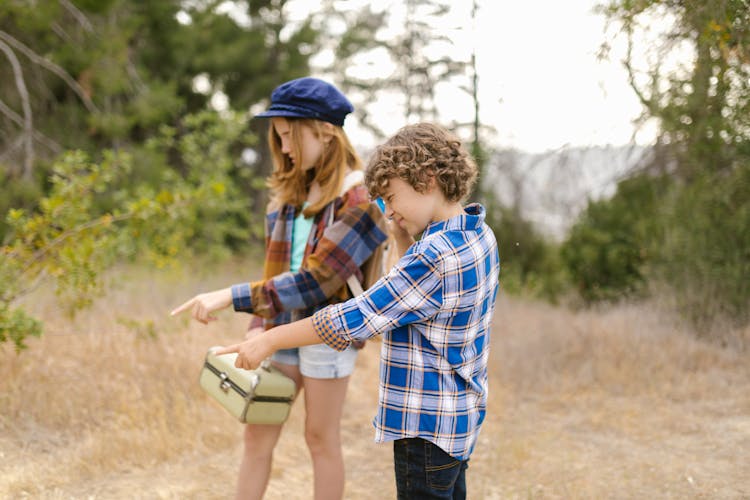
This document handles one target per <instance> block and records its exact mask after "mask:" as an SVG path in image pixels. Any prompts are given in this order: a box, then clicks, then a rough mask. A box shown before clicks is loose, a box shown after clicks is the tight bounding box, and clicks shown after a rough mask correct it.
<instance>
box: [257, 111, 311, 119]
mask: <svg viewBox="0 0 750 500" xmlns="http://www.w3.org/2000/svg"><path fill="white" fill-rule="evenodd" d="M274 116H288V117H290V118H311V117H310V115H309V114H304V113H299V112H297V111H289V110H284V109H269V110H268V111H264V112H262V113H258V114H257V115H255V116H254V117H253V118H273V117H274Z"/></svg>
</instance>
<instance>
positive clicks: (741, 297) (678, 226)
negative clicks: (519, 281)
mask: <svg viewBox="0 0 750 500" xmlns="http://www.w3.org/2000/svg"><path fill="white" fill-rule="evenodd" d="M600 10H601V12H603V13H604V14H605V15H607V16H608V18H609V20H610V21H611V22H613V23H614V24H615V25H616V27H617V28H618V30H621V31H622V33H624V35H625V37H626V38H627V42H628V53H627V56H626V58H625V60H624V64H625V67H626V69H627V70H628V72H629V75H630V83H631V86H632V88H633V89H634V91H635V92H636V94H637V95H638V97H639V98H640V100H641V102H642V103H643V106H644V118H656V119H657V120H658V123H659V124H660V135H659V138H658V141H657V144H656V146H655V148H654V151H655V152H656V154H655V155H654V156H653V159H652V160H651V161H650V163H647V164H644V170H645V171H647V172H650V173H651V175H646V176H641V177H640V178H637V179H632V180H630V181H627V183H623V184H621V185H620V186H619V187H618V192H617V194H616V195H615V197H614V198H613V199H612V200H608V201H602V202H596V203H592V204H590V205H589V208H588V210H587V211H586V212H585V214H584V215H583V217H582V219H581V221H579V223H578V224H577V225H576V227H575V228H574V230H573V232H572V233H571V236H570V238H569V240H568V242H567V244H566V246H565V248H564V250H565V251H564V256H565V258H566V261H567V263H568V266H569V267H570V268H571V273H572V274H573V275H574V276H575V277H576V279H577V283H578V285H579V287H580V290H581V292H582V294H583V295H584V297H585V298H587V299H588V300H597V299H600V298H610V297H617V296H620V295H622V294H629V293H633V292H634V291H638V290H639V289H641V288H642V287H643V285H644V281H646V280H648V281H650V282H651V283H653V284H656V285H658V284H661V283H666V284H667V285H668V286H669V289H671V293H672V295H674V296H675V297H676V298H677V301H678V303H679V306H680V309H681V310H682V311H683V313H684V314H685V315H686V317H688V318H689V319H691V320H692V321H693V322H694V324H696V325H698V326H700V327H703V326H707V325H708V323H711V322H712V321H715V320H717V319H720V318H730V319H732V320H733V321H735V322H737V323H740V324H746V323H747V322H748V321H750V314H749V313H748V308H747V304H748V298H749V297H750V292H749V291H748V284H747V283H748V279H747V276H748V267H747V266H748V264H747V262H748V248H750V241H748V239H747V237H746V236H745V235H746V234H747V230H746V228H747V227H748V215H747V211H748V203H749V202H748V200H749V199H750V196H749V195H750V191H749V189H750V188H748V176H750V30H749V29H748V26H750V4H749V3H748V2H747V1H745V0H708V1H706V0H700V1H698V0H687V1H684V2H672V1H668V0H643V1H638V2H633V1H629V0H627V1H626V0H612V1H610V2H608V3H607V4H606V5H603V6H601V8H600ZM655 17H658V18H661V19H664V20H666V21H667V22H666V23H664V25H666V26H667V28H666V30H665V31H664V32H663V33H661V36H660V37H659V38H657V39H653V40H652V41H651V42H650V44H651V45H650V46H649V47H648V49H649V50H648V56H649V57H650V63H649V64H648V67H647V68H645V69H643V68H641V67H639V66H638V64H637V61H636V59H635V57H634V55H633V54H634V52H633V50H634V48H636V46H637V43H638V42H637V41H638V40H639V38H640V36H641V35H642V34H643V33H645V32H646V31H647V28H648V27H649V25H650V24H651V20H652V19H653V18H655ZM605 49H606V44H605ZM686 54H689V55H691V56H692V57H691V58H689V59H688V58H686V57H685V55H686ZM680 57H681V59H680ZM675 58H677V59H680V63H679V64H678V65H675V64H668V61H670V60H672V61H674V60H675ZM644 182H645V183H646V184H642V183H644ZM649 183H650V184H651V187H649V186H648V184H649ZM639 184H642V185H641V187H640V188H638V187H637V186H638V185H639ZM646 270H647V271H648V273H649V274H648V275H645V274H644V272H645V271H646Z"/></svg>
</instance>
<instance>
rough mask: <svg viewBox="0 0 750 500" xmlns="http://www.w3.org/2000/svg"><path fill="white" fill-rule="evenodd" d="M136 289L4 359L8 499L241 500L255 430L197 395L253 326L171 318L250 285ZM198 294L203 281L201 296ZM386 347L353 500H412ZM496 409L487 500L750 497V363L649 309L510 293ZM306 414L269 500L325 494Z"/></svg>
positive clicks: (357, 448) (367, 359) (174, 283)
mask: <svg viewBox="0 0 750 500" xmlns="http://www.w3.org/2000/svg"><path fill="white" fill-rule="evenodd" d="M191 279H193V281H190V279H188V278H186V277H185V276H179V277H173V276H168V275H165V276H156V277H152V280H151V282H149V280H141V281H142V282H149V283H148V285H142V286H136V285H132V284H128V283H127V282H126V283H125V284H122V285H121V286H120V287H119V288H118V289H117V290H116V291H115V292H114V293H113V295H111V296H110V297H109V298H108V299H107V300H103V301H101V302H98V303H96V304H95V305H94V307H93V308H92V309H91V310H90V311H87V312H86V313H84V314H82V315H80V316H79V317H78V318H77V319H76V320H75V321H72V322H71V321H68V320H65V319H64V318H63V317H61V316H60V315H58V314H57V313H56V311H57V310H56V308H55V304H54V299H52V298H45V299H43V300H39V301H37V302H36V303H35V304H34V306H33V307H35V308H37V311H38V313H39V314H40V315H41V316H42V317H43V318H44V319H45V320H46V329H47V330H46V331H47V333H46V334H45V335H44V336H43V337H42V338H41V339H32V340H31V341H30V342H29V346H30V347H29V349H28V350H27V351H24V352H22V353H21V354H20V355H16V353H15V352H14V351H13V350H12V349H11V348H10V347H9V346H7V345H3V346H0V498H4V499H5V498H9V499H15V498H40V499H70V498H74V499H112V498H115V499H119V498H123V499H133V498H137V499H141V498H142V499H152V498H154V499H183V498H195V499H214V498H215V499H220V498H231V497H232V495H233V491H234V483H235V475H236V471H237V467H238V464H239V456H240V451H241V447H240V441H239V439H240V435H241V425H240V424H239V423H237V422H235V421H234V420H233V418H232V417H231V416H229V415H228V414H227V413H225V411H224V410H223V409H222V408H220V407H219V406H218V405H217V404H215V403H214V402H213V401H211V400H210V399H209V398H208V397H206V396H205V395H204V394H203V393H202V392H201V390H200V388H199V387H198V385H197V376H198V370H199V366H200V363H201V362H202V357H203V355H204V353H205V350H206V348H207V347H208V346H210V345H215V344H224V343H228V342H230V341H232V340H234V339H236V338H237V337H238V336H239V334H238V332H241V331H242V328H243V327H244V325H245V323H246V317H242V316H241V315H237V314H232V313H223V314H222V316H221V319H220V321H218V322H216V323H214V324H212V325H211V326H209V327H204V326H202V325H198V324H195V323H190V322H188V321H187V320H182V319H171V318H168V317H167V312H168V311H169V310H170V308H171V307H173V306H174V305H176V304H178V303H179V302H181V299H182V298H184V297H189V296H190V295H191V294H193V293H195V292H196V291H201V290H207V289H212V288H215V287H216V285H217V284H219V283H221V284H226V283H229V282H232V281H231V279H227V277H226V276H224V275H217V276H213V277H211V278H205V277H203V278H200V277H195V278H191ZM186 282H187V284H186ZM379 347H380V346H379V343H378V342H375V341H371V342H369V343H368V345H367V346H366V347H365V349H364V350H363V351H362V352H361V354H360V356H359V359H358V362H357V363H358V364H357V369H356V371H355V373H354V375H353V376H352V379H351V383H350V388H349V393H348V396H347V398H348V399H347V405H346V408H345V413H344V418H343V423H342V434H343V442H344V453H345V462H346V467H347V485H346V494H345V497H346V498H351V499H382V498H394V497H395V488H394V480H393V472H392V459H391V447H390V445H387V444H375V443H373V430H372V425H371V423H370V422H371V420H372V416H373V414H374V410H375V404H376V398H377V382H376V381H377V373H378V372H377V369H378V357H379ZM490 373H491V380H490V387H491V394H490V398H489V411H488V415H487V419H486V421H485V424H484V426H483V429H482V433H481V436H480V441H479V443H478V445H477V448H476V451H475V453H474V455H473V457H472V459H471V461H470V466H469V469H468V488H469V497H470V498H477V499H506V498H507V499H557V498H561V499H583V498H585V499H600V498H632V499H644V498H648V499H650V498H669V499H672V498H674V499H684V498H707V499H747V498H750V361H749V360H748V353H747V352H740V351H735V350H731V349H728V348H721V347H719V346H717V345H715V344H712V343H709V342H705V341H701V340H697V339H696V338H695V337H694V336H692V335H691V334H689V333H687V332H686V331H684V330H683V329H682V328H681V327H679V326H677V324H676V323H675V322H674V321H673V320H671V319H669V318H668V317H667V316H665V315H664V314H663V313H659V312H658V311H657V310H656V309H655V308H653V307H649V306H644V305H630V306H619V307H616V308H611V309H607V310H601V311H586V312H573V311H570V310H567V309H564V308H555V307H552V306H548V305H544V304H539V303H534V302H526V301H521V300H517V299H512V298H509V297H506V296H504V295H501V297H500V299H499V302H498V309H497V314H496V316H495V322H494V328H493V338H492V361H491V366H490ZM303 413H304V412H303V408H302V404H301V403H300V402H297V404H296V405H295V407H294V409H293V411H292V414H291V416H290V419H289V421H288V423H287V426H286V429H285V431H284V433H283V435H282V438H281V441H280V443H279V446H278V447H277V449H276V453H275V461H274V468H273V472H272V478H271V481H270V484H269V486H268V491H267V495H266V498H268V499H271V500H272V499H284V500H292V499H298V498H299V499H307V498H311V491H312V469H311V466H310V461H309V458H308V454H307V450H306V447H305V445H304V439H303V431H302V427H303V420H304V414H303Z"/></svg>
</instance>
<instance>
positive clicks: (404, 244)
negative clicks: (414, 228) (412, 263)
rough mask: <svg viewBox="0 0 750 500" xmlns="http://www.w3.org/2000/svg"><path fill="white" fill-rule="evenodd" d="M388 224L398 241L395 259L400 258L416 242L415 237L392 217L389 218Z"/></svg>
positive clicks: (392, 235) (396, 241) (389, 229)
mask: <svg viewBox="0 0 750 500" xmlns="http://www.w3.org/2000/svg"><path fill="white" fill-rule="evenodd" d="M386 225H387V226H388V232H389V233H390V235H391V237H392V238H393V241H394V242H395V243H396V248H395V250H396V252H395V255H396V259H395V260H398V259H400V258H401V257H403V256H404V254H405V253H406V250H407V249H408V248H409V247H410V246H412V245H413V244H414V237H413V236H412V235H410V234H409V232H408V231H407V230H406V229H404V228H403V227H401V226H399V225H398V224H396V223H395V222H393V221H392V220H390V219H388V220H387V222H386Z"/></svg>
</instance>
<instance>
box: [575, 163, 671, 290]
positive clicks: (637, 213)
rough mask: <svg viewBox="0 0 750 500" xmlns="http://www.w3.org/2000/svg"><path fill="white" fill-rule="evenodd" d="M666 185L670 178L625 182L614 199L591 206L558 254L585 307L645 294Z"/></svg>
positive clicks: (648, 176)
mask: <svg viewBox="0 0 750 500" xmlns="http://www.w3.org/2000/svg"><path fill="white" fill-rule="evenodd" d="M667 184H668V179H667V178H666V177H665V178H656V177H653V176H651V175H647V174H641V175H640V176H635V177H632V178H629V179H625V180H623V181H621V182H620V183H619V184H618V186H617V192H616V194H615V195H614V196H613V197H612V198H611V199H606V200H598V201H594V200H591V201H589V204H588V206H587V207H586V209H585V210H584V212H583V214H582V215H581V217H580V218H579V220H578V222H576V224H575V225H574V226H573V227H572V228H571V230H570V232H569V234H568V237H567V239H566V240H565V242H564V243H563V245H562V246H561V249H560V251H561V256H562V260H563V262H564V264H565V266H566V268H567V271H568V273H569V275H570V278H571V280H572V282H573V284H574V286H575V288H576V289H577V291H578V292H579V293H580V295H581V297H582V298H583V299H584V300H585V301H586V302H588V303H591V302H594V301H597V300H613V299H616V298H619V297H622V296H629V295H636V294H639V293H642V292H643V291H644V287H645V285H646V283H647V278H648V276H646V267H647V264H648V263H649V262H650V261H651V260H652V258H653V255H652V252H653V249H652V248H651V245H652V244H653V241H655V240H658V234H659V227H658V224H659V223H658V217H657V216H658V212H659V204H660V200H662V199H663V196H664V194H665V192H666V189H667Z"/></svg>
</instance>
